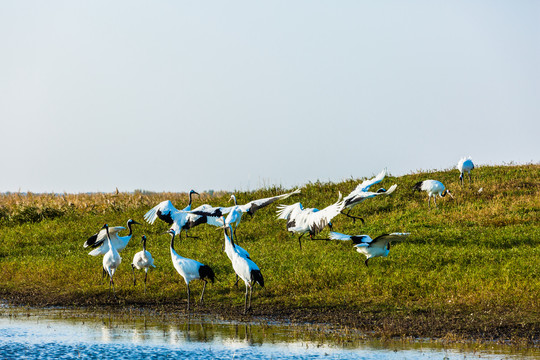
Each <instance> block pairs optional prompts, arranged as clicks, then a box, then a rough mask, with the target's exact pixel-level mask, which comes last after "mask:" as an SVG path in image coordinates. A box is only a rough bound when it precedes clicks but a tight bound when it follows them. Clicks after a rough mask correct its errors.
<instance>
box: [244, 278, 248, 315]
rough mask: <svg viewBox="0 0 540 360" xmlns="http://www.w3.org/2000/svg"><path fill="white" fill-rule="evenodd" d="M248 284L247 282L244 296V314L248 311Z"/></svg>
mask: <svg viewBox="0 0 540 360" xmlns="http://www.w3.org/2000/svg"><path fill="white" fill-rule="evenodd" d="M247 300H248V284H247V283H246V296H245V297H244V314H245V313H247Z"/></svg>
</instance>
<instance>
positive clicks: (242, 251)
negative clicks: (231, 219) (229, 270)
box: [216, 213, 251, 286]
mask: <svg viewBox="0 0 540 360" xmlns="http://www.w3.org/2000/svg"><path fill="white" fill-rule="evenodd" d="M229 214H230V213H229ZM222 221H223V223H224V224H226V225H224V226H222V227H219V228H217V229H216V230H220V229H222V228H224V227H228V228H229V229H230V230H231V244H232V246H231V245H227V241H225V243H224V244H223V247H222V250H224V251H225V253H226V254H227V257H228V258H229V260H231V261H232V252H231V251H232V248H233V247H234V248H235V249H236V251H237V252H238V253H239V254H240V255H241V256H243V257H245V258H247V259H251V255H249V253H248V252H247V251H246V250H245V249H244V248H243V247H241V246H240V245H238V244H237V243H235V242H234V239H233V238H234V236H233V229H232V226H231V224H227V220H226V219H225V217H222ZM238 280H239V278H238V275H236V281H235V283H234V286H237V285H238Z"/></svg>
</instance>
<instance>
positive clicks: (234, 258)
mask: <svg viewBox="0 0 540 360" xmlns="http://www.w3.org/2000/svg"><path fill="white" fill-rule="evenodd" d="M227 228H229V226H226V225H224V226H223V232H224V233H225V252H226V253H227V256H228V257H229V259H230V260H231V263H232V266H233V269H234V272H235V273H236V275H238V277H240V279H242V280H243V281H244V283H245V284H246V295H245V297H244V314H245V313H247V311H248V310H250V309H251V294H252V292H253V285H255V283H258V284H259V285H260V286H261V287H264V278H263V276H262V273H261V270H260V269H259V267H258V266H257V264H255V262H253V260H251V259H250V258H249V257H245V256H244V255H243V254H242V253H241V252H240V251H239V250H238V247H237V246H236V245H235V244H234V241H233V240H232V238H229V237H228V236H227ZM248 292H249V303H248Z"/></svg>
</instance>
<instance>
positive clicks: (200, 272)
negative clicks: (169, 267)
mask: <svg viewBox="0 0 540 360" xmlns="http://www.w3.org/2000/svg"><path fill="white" fill-rule="evenodd" d="M166 233H167V234H170V235H171V246H170V249H171V259H172V263H173V266H174V268H175V269H176V271H177V272H178V273H179V274H180V275H181V276H182V277H183V278H184V281H185V282H186V285H187V310H188V311H189V298H190V290H189V283H190V282H191V280H202V281H204V285H203V289H202V293H201V300H200V304H202V303H203V301H204V290H205V289H206V284H207V283H208V280H210V281H211V282H212V283H214V280H215V274H214V271H213V270H212V268H211V267H210V266H208V265H204V264H202V263H200V262H198V261H196V260H193V259H188V258H185V257H182V256H180V255H178V253H177V252H176V251H175V250H174V237H175V235H176V233H175V231H174V230H173V229H169V230H168V231H167V232H166Z"/></svg>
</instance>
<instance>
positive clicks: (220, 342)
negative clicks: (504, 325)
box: [0, 308, 540, 360]
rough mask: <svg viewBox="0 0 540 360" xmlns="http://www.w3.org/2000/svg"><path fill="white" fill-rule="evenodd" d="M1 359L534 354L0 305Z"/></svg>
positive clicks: (283, 328) (492, 356)
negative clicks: (3, 306)
mask: <svg viewBox="0 0 540 360" xmlns="http://www.w3.org/2000/svg"><path fill="white" fill-rule="evenodd" d="M0 354H1V356H0V357H1V358H10V359H12V358H13V359H15V358H24V359H34V358H39V359H47V358H49V359H72V358H87V359H94V358H115V359H142V358H144V359H157V358H173V357H174V358H184V357H188V356H189V358H190V359H216V358H219V359H396V360H397V359H475V358H478V359H534V358H538V356H540V352H538V351H535V350H531V349H529V350H521V351H520V350H518V349H515V348H511V347H506V346H495V345H489V346H485V345H482V346H480V345H473V344H468V345H453V346H449V345H441V344H437V343H429V342H421V341H414V342H402V341H386V342H378V341H366V340H364V339H362V336H360V335H358V336H356V335H354V336H348V335H345V334H335V333H332V332H331V331H329V330H324V329H313V328H309V329H308V328H303V327H293V326H283V325H268V324H267V323H261V322H259V323H238V322H226V321H218V320H216V319H207V318H203V317H191V318H176V319H167V318H164V317H163V318H159V317H156V316H151V317H150V316H144V315H137V316H130V315H125V314H124V315H118V314H108V313H102V314H97V315H96V314H92V315H91V314H88V313H83V312H77V311H71V310H69V311H67V310H61V309H48V310H34V309H18V308H15V309H14V308H7V309H6V308H4V309H2V310H0Z"/></svg>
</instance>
